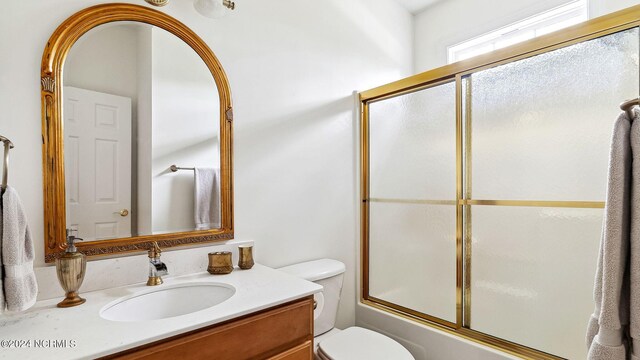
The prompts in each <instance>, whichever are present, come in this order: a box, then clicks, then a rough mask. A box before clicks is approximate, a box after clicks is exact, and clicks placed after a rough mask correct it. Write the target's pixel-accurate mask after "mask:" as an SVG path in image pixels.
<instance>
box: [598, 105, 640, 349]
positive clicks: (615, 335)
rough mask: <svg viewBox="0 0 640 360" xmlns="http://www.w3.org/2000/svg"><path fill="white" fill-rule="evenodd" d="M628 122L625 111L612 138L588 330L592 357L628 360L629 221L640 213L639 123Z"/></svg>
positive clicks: (618, 120)
mask: <svg viewBox="0 0 640 360" xmlns="http://www.w3.org/2000/svg"><path fill="white" fill-rule="evenodd" d="M630 120H631V119H629V118H628V116H627V115H626V114H625V113H623V114H621V115H620V116H619V117H618V119H617V120H616V123H615V125H614V129H613V136H612V139H611V150H610V154H609V174H608V179H607V195H606V205H605V209H604V221H603V225H602V236H601V239H600V252H599V254H598V265H597V272H596V279H595V287H594V300H595V305H596V306H595V311H594V313H593V315H592V316H591V318H590V319H589V324H588V328H587V346H588V347H589V353H588V356H587V359H589V360H605V359H606V360H626V359H627V353H628V352H629V344H628V343H627V339H626V332H627V325H629V322H630V321H629V320H630V319H629V316H630V309H629V305H630V293H631V289H630V281H629V280H630V273H629V256H630V251H631V249H630V247H631V246H630V243H631V221H632V213H636V212H638V211H640V208H639V209H635V211H634V209H633V208H632V207H631V206H630V205H631V199H632V195H635V196H637V192H638V191H640V173H639V176H637V177H635V178H634V176H633V174H632V173H633V172H640V162H636V166H635V167H634V166H633V165H632V157H633V155H632V152H633V151H632V147H633V148H635V149H636V151H635V153H636V155H635V156H640V137H638V136H637V135H635V136H634V137H632V136H631V134H632V132H638V131H640V129H638V126H640V121H636V122H634V125H633V127H634V129H633V131H632V125H631V121H630ZM634 204H638V203H635V202H634ZM636 216H638V215H637V214H636ZM635 226H636V227H637V225H635ZM638 285H640V284H636V285H635V286H638ZM639 315H640V314H639Z"/></svg>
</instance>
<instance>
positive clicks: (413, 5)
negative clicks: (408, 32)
mask: <svg viewBox="0 0 640 360" xmlns="http://www.w3.org/2000/svg"><path fill="white" fill-rule="evenodd" d="M395 1H396V2H397V3H398V4H400V5H402V6H403V7H404V8H405V9H407V10H409V11H410V12H411V13H412V14H417V13H419V12H420V11H421V10H424V8H426V7H427V6H429V5H431V4H434V3H437V2H439V1H442V0H395Z"/></svg>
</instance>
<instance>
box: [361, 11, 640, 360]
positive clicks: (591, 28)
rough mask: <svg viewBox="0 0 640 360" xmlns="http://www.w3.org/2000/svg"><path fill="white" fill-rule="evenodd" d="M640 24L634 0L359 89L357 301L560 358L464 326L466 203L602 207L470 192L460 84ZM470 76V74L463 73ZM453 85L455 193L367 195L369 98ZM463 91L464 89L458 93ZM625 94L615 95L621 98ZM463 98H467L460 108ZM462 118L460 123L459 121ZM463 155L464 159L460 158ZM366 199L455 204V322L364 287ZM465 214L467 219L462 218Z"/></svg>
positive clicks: (507, 348) (503, 346)
mask: <svg viewBox="0 0 640 360" xmlns="http://www.w3.org/2000/svg"><path fill="white" fill-rule="evenodd" d="M639 25H640V5H637V6H633V7H630V8H627V9H624V10H621V11H618V12H615V13H612V14H609V15H606V16H602V17H598V18H595V19H593V20H590V21H587V22H584V23H581V24H578V25H575V26H572V27H569V28H566V29H563V30H560V31H558V32H555V33H551V34H547V35H544V36H541V37H538V38H535V39H532V40H528V41H526V42H523V43H520V44H516V45H513V46H510V47H508V48H504V49H500V50H496V51H493V52H491V53H489V54H484V55H480V56H477V57H474V58H471V59H468V60H463V61H460V62H456V63H453V64H449V65H446V66H443V67H440V68H436V69H433V70H429V71H426V72H423V73H420V74H417V75H413V76H410V77H408V78H405V79H402V80H398V81H395V82H392V83H389V84H386V85H383V86H380V87H376V88H373V89H370V90H366V91H363V92H361V93H360V94H359V97H360V111H361V114H360V180H361V183H360V199H361V204H360V211H361V212H360V214H361V229H360V230H361V252H360V256H361V258H360V264H361V269H360V270H361V271H360V274H361V279H360V281H361V289H360V291H361V292H360V301H361V302H362V303H363V304H365V305H368V306H371V307H374V308H377V309H380V310H383V311H387V312H390V313H393V314H395V315H398V316H400V317H403V318H406V319H409V320H413V321H416V322H419V323H421V324H424V325H427V326H431V327H435V328H438V329H440V330H443V331H445V332H447V333H450V334H454V335H457V336H460V337H462V338H465V339H467V340H471V341H474V342H478V343H481V344H483V345H487V346H489V347H492V348H495V349H498V350H501V351H504V352H507V353H509V354H512V355H516V356H519V357H522V358H525V359H561V358H560V357H557V356H555V355H551V354H548V353H545V352H542V351H539V350H536V349H533V348H530V347H526V346H523V345H520V344H516V343H513V342H510V341H507V340H504V339H501V338H498V337H494V336H491V335H488V334H485V333H482V332H479V331H475V330H472V329H470V320H471V290H470V274H471V248H470V246H471V242H470V241H469V240H470V234H471V206H472V205H484V206H523V207H556V208H558V207H560V208H583V209H584V208H590V209H594V208H596V209H597V208H603V207H604V202H591V201H528V200H480V199H473V198H472V196H471V164H470V161H469V160H470V159H471V146H470V145H471V114H470V111H469V109H470V106H469V103H468V102H469V101H470V99H471V97H470V87H471V84H470V82H469V86H467V88H466V89H465V87H464V86H463V78H465V77H467V76H469V75H471V74H473V73H476V72H478V71H481V70H485V69H488V68H492V67H495V66H498V65H503V64H506V63H510V62H514V61H517V60H521V59H524V58H528V57H531V56H535V55H539V54H543V53H546V52H549V51H552V50H556V49H559V48H562V47H566V46H570V45H573V44H576V43H580V42H584V41H587V40H591V39H595V38H599V37H602V36H606V35H609V34H612V33H615V32H619V31H624V30H627V29H631V28H634V27H638V26H639ZM469 79H470V78H469ZM454 81H455V89H456V199H453V200H399V199H380V198H371V197H370V196H369V180H370V172H369V151H370V144H369V104H370V103H372V102H376V101H380V100H384V99H388V98H391V97H396V96H399V95H404V94H408V93H412V92H415V91H418V90H423V89H425V88H429V87H434V86H437V85H441V84H443V83H448V82H454ZM463 91H466V94H465V96H463ZM624 100H626V99H620V101H621V102H622V101H624ZM463 101H466V102H467V104H466V106H465V108H466V109H467V112H466V114H463ZM463 122H464V124H463ZM465 159H466V161H465ZM371 202H391V203H419V204H431V205H455V206H456V322H455V323H452V322H449V321H446V320H443V319H440V318H437V317H434V316H431V315H429V314H425V313H422V312H419V311H415V310H413V309H409V308H406V307H403V306H400V305H397V304H394V303H391V302H388V301H385V300H382V299H378V298H375V297H373V296H371V295H370V293H369V204H370V203H371ZM465 217H466V220H467V221H464V220H465Z"/></svg>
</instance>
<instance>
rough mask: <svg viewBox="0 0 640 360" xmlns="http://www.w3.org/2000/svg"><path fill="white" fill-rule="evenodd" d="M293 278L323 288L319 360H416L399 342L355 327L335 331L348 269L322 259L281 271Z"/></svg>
mask: <svg viewBox="0 0 640 360" xmlns="http://www.w3.org/2000/svg"><path fill="white" fill-rule="evenodd" d="M278 270H280V271H283V272H286V273H288V274H291V275H293V276H297V277H300V278H303V279H305V280H308V281H313V282H315V283H317V284H319V285H322V287H323V289H322V291H321V292H320V293H317V294H315V295H314V300H315V302H316V306H315V310H314V312H313V317H314V332H313V335H314V342H315V354H316V359H319V360H365V359H366V360H390V359H393V360H414V358H413V356H412V355H411V353H410V352H409V351H408V350H407V349H405V348H404V347H403V346H402V345H400V344H399V343H398V342H397V341H395V340H393V339H391V338H389V337H387V336H385V335H382V334H380V333H377V332H375V331H371V330H369V329H365V328H361V327H357V326H353V327H350V328H347V329H344V330H340V329H337V328H336V327H335V322H336V315H337V314H338V303H339V302H340V292H341V290H342V280H343V278H344V271H345V266H344V264H343V263H341V262H340V261H337V260H332V259H320V260H314V261H308V262H304V263H299V264H294V265H290V266H285V267H283V268H280V269H278Z"/></svg>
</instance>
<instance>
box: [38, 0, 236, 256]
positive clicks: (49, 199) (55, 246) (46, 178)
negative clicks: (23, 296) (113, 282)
mask: <svg viewBox="0 0 640 360" xmlns="http://www.w3.org/2000/svg"><path fill="white" fill-rule="evenodd" d="M116 21H133V22H142V23H146V24H150V25H153V26H157V27H159V28H161V29H164V30H166V31H168V32H170V33H171V34H173V35H175V36H177V37H178V38H180V39H182V40H183V41H184V42H185V43H187V44H188V45H189V46H190V47H191V48H192V49H193V50H194V51H195V52H196V53H197V54H198V55H199V56H200V58H202V61H204V63H205V64H206V66H207V67H208V68H209V70H210V71H211V75H212V76H213V79H214V80H215V83H216V86H217V88H218V94H219V96H220V177H221V184H220V194H221V228H220V229H213V230H199V231H189V232H177V233H169V234H159V235H144V236H135V237H129V238H120V239H111V240H97V241H88V242H85V243H78V249H79V251H81V252H82V253H84V254H86V255H88V256H104V255H117V254H123V253H132V252H140V251H146V250H147V249H149V247H150V246H151V244H152V242H154V241H156V242H157V243H158V245H159V246H160V247H161V248H163V249H164V248H172V247H176V246H184V245H194V244H202V243H208V242H215V241H220V240H227V239H232V238H233V166H232V165H233V157H232V148H233V142H232V135H233V134H232V130H233V129H232V127H233V123H232V122H233V108H232V104H231V92H230V89H229V81H228V80H227V76H226V74H225V72H224V70H223V69H222V66H221V65H220V62H219V61H218V59H217V58H216V56H215V55H214V54H213V52H212V51H211V49H209V47H208V46H207V44H206V43H205V42H204V41H203V40H202V39H201V38H200V37H199V36H198V35H196V34H195V33H194V32H193V31H192V30H191V29H189V28H188V27H187V26H186V25H184V24H183V23H181V22H180V21H178V20H176V19H174V18H173V17H171V16H169V15H167V14H164V13H162V12H160V11H157V10H153V9H149V8H147V7H144V6H139V5H131V4H102V5H97V6H92V7H89V8H86V9H84V10H81V11H79V12H77V13H75V14H74V15H72V16H71V17H69V18H68V19H67V20H65V21H64V22H63V23H62V24H60V26H58V28H57V29H56V30H55V31H54V32H53V34H52V35H51V37H50V38H49V41H48V42H47V45H46V47H45V49H44V54H43V55H42V66H41V79H42V80H41V85H42V89H41V100H42V166H43V188H44V233H45V234H44V235H45V237H44V245H45V246H44V249H45V261H46V262H53V261H54V260H55V259H56V258H57V257H59V256H60V255H61V254H62V253H63V252H64V249H65V248H66V244H65V236H66V232H65V230H66V202H65V176H64V171H65V169H64V133H63V117H62V96H61V95H62V70H63V66H64V62H65V58H66V56H67V54H68V53H69V50H70V49H71V47H72V46H73V45H74V44H75V42H76V41H77V40H78V39H79V38H80V37H81V36H82V35H84V34H85V33H86V32H88V31H89V30H91V29H93V28H95V27H96V26H99V25H103V24H107V23H111V22H116Z"/></svg>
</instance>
